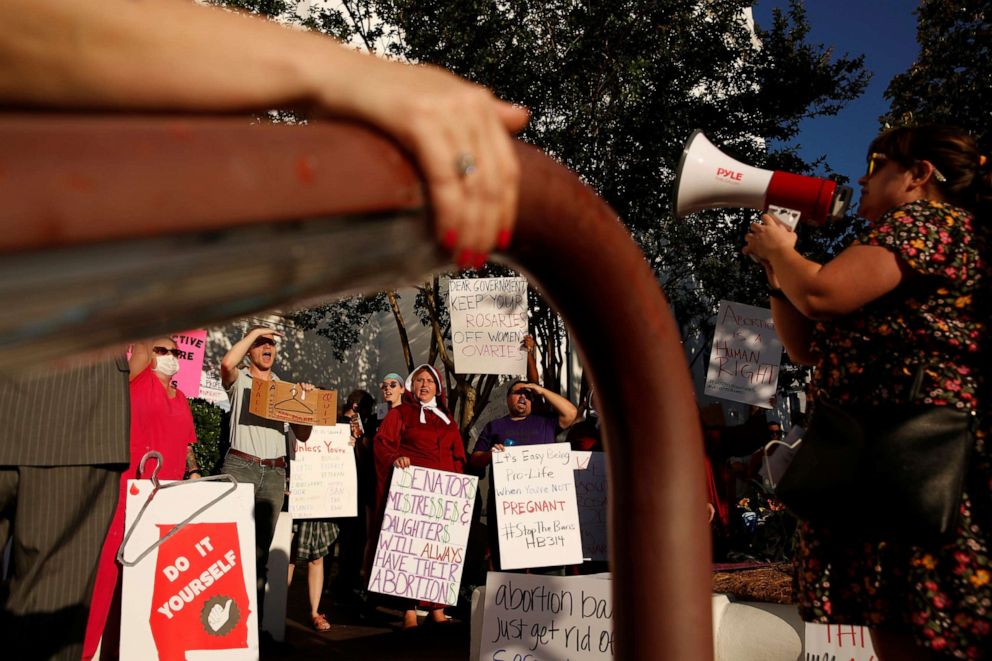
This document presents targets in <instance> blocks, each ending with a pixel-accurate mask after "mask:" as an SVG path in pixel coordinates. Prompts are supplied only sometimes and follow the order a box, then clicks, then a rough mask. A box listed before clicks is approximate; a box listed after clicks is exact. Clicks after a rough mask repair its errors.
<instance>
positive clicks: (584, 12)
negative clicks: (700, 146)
mask: <svg viewBox="0 0 992 661" xmlns="http://www.w3.org/2000/svg"><path fill="white" fill-rule="evenodd" d="M237 4H239V5H240V6H242V7H245V8H247V9H249V10H252V11H259V12H265V11H267V10H266V7H268V8H269V9H272V10H273V11H277V13H278V15H279V16H280V17H281V18H283V19H284V20H285V19H287V18H288V17H290V16H292V14H293V11H294V9H295V6H296V5H292V6H290V5H289V3H288V2H270V3H265V2H240V3H237ZM750 4H751V3H750V1H749V0H700V1H698V2H685V0H615V1H614V2H609V3H595V2H575V1H574V0H543V1H537V0H512V1H509V2H493V1H492V0H436V1H435V2H422V1H421V0H341V2H339V3H338V4H337V5H334V6H324V7H321V8H320V9H318V10H316V11H314V12H312V13H311V14H310V15H309V17H308V18H307V19H306V20H305V22H306V23H307V24H308V25H311V26H315V27H317V28H318V29H322V30H325V31H328V32H332V33H334V34H336V35H337V36H339V37H340V38H343V39H346V40H349V41H350V42H351V43H354V44H361V45H362V46H363V47H365V48H375V49H377V50H383V51H386V52H388V53H390V54H391V55H392V56H394V57H399V58H402V59H406V60H408V61H411V62H420V63H431V64H436V65H439V66H443V67H446V68H448V69H451V70H453V71H455V72H456V73H459V74H461V75H463V76H465V77H466V78H469V79H471V80H475V81H477V82H479V83H481V84H484V85H487V86H489V87H490V88H492V89H493V90H494V91H495V93H496V94H498V95H499V96H501V97H503V98H506V99H509V100H512V101H516V102H519V103H522V104H524V105H526V106H527V107H529V108H530V109H531V113H532V121H531V124H530V126H529V127H528V128H527V130H526V131H525V132H524V134H523V135H522V138H523V139H524V140H526V141H528V142H531V143H533V144H535V145H537V146H538V147H540V148H541V149H543V150H544V151H546V152H547V153H548V154H550V155H551V156H553V157H555V158H557V159H558V160H559V161H561V162H562V163H564V164H565V165H566V166H568V167H570V168H571V169H573V170H574V171H575V172H577V173H578V175H579V176H580V177H581V178H582V179H583V180H584V181H585V182H586V183H588V184H589V185H590V186H591V187H592V188H594V189H595V190H596V191H597V192H598V193H599V194H600V195H601V196H602V197H604V198H605V199H606V201H607V202H609V203H610V204H611V206H612V207H613V208H614V209H615V210H617V212H618V213H619V215H620V217H621V218H622V219H623V222H624V223H625V224H626V225H627V226H628V228H629V229H630V231H631V234H632V236H633V237H634V239H635V240H636V241H637V242H638V243H639V245H640V246H641V247H642V248H643V250H644V253H645V256H646V259H647V260H648V262H649V263H650V265H651V266H652V268H653V269H654V270H655V272H656V273H657V274H658V278H659V282H661V283H662V284H663V286H664V287H665V290H666V293H667V294H668V296H669V298H670V300H671V302H672V305H673V309H674V312H675V315H676V318H677V319H678V321H679V323H680V325H681V327H682V329H683V334H684V336H685V337H686V338H687V339H688V338H690V337H697V338H703V337H708V336H709V334H710V329H711V323H712V322H711V318H712V317H713V315H714V314H715V312H716V308H717V304H718V302H719V300H720V299H721V298H732V299H734V300H737V301H741V302H746V303H764V302H765V298H764V295H763V291H764V285H763V275H762V274H761V271H760V269H759V268H758V267H757V266H756V265H754V264H753V263H751V262H750V261H749V260H745V259H742V258H741V257H740V255H739V249H740V246H741V245H742V243H743V235H744V233H745V231H746V227H747V224H748V222H749V221H750V220H752V219H753V218H754V214H750V213H748V214H745V213H732V212H713V213H704V214H696V215H694V216H693V217H691V218H688V219H683V220H678V221H676V220H674V219H673V218H672V217H671V210H672V207H673V204H672V199H671V194H670V190H671V186H672V183H673V179H674V170H675V166H676V164H677V163H678V159H679V157H680V155H681V151H682V146H683V143H684V141H685V140H686V138H687V137H688V136H689V134H690V133H691V132H692V130H693V129H696V128H701V129H703V130H704V131H706V133H707V135H708V136H710V137H711V138H712V139H714V141H715V142H717V143H719V144H720V145H721V146H722V147H723V148H725V149H726V151H727V152H728V153H730V154H731V155H732V156H734V157H737V158H739V159H741V160H743V161H746V162H750V163H754V164H756V165H760V166H765V167H775V168H781V169H787V170H790V171H794V172H807V173H808V172H812V171H813V170H814V169H818V170H822V169H825V168H826V163H825V161H824V160H823V159H821V160H819V161H816V162H814V163H805V162H803V161H802V160H801V159H800V158H799V156H798V155H797V152H796V149H795V148H794V147H784V148H783V147H776V149H777V151H769V148H768V146H769V144H775V145H788V144H789V142H790V141H791V140H793V139H794V138H795V136H796V135H797V132H798V126H799V123H800V121H801V120H802V119H805V118H807V117H814V116H818V115H830V114H835V113H836V112H837V110H839V109H840V108H841V107H842V105H843V104H844V103H845V102H847V101H848V100H850V99H853V98H855V97H856V96H857V95H858V94H860V93H861V91H862V90H863V89H864V86H865V84H866V82H867V78H868V74H867V73H866V71H865V70H864V65H863V59H862V58H860V57H854V58H852V57H848V56H846V55H845V56H842V57H834V55H833V53H832V52H831V51H830V50H829V49H827V48H825V47H824V46H822V45H814V44H809V43H808V42H807V37H808V33H809V25H808V23H807V22H806V17H805V13H804V10H803V8H802V6H801V4H800V3H799V2H798V1H794V2H792V4H791V5H790V7H789V9H788V10H787V11H785V12H782V11H776V12H775V13H774V18H773V21H772V25H771V26H769V28H768V29H766V30H763V29H758V30H756V31H755V30H752V26H751V25H750V23H749V21H748V18H749V16H750V12H749V9H750ZM839 234H841V232H840V231H839V230H837V229H835V228H834V229H829V230H827V231H826V233H808V235H807V236H806V237H804V239H803V240H804V242H805V243H808V244H810V245H812V246H814V247H816V248H819V249H821V250H826V249H829V248H830V247H831V246H832V245H835V241H836V239H837V237H838V235H839ZM487 272H489V273H491V272H493V271H492V270H490V271H487ZM579 284H581V283H579ZM433 290H436V283H428V284H425V286H424V287H422V288H421V293H422V294H426V293H428V292H431V291H433ZM421 309H422V310H424V311H425V316H422V320H423V321H424V322H425V323H431V324H435V325H436V327H435V329H434V330H435V335H436V338H435V339H436V347H435V348H436V350H437V352H438V355H439V356H441V357H442V359H443V354H444V349H445V343H446V342H447V339H446V337H447V336H446V335H445V324H444V321H443V318H444V315H443V311H440V310H437V308H436V306H433V307H432V306H430V305H427V306H425V307H423V308H421ZM531 309H532V313H533V314H534V317H533V319H532V327H533V328H535V329H538V331H539V332H540V333H541V334H543V335H545V337H543V338H539V342H538V344H539V347H540V349H541V355H542V358H543V359H544V363H545V364H544V369H545V372H546V375H548V376H557V375H558V373H559V371H560V369H561V365H562V361H561V360H560V356H559V355H558V354H557V353H556V352H555V350H554V348H555V347H557V346H558V342H559V340H560V339H562V338H563V337H564V328H563V326H562V325H561V322H560V320H559V319H558V318H557V317H556V316H555V315H554V313H553V311H551V310H550V309H549V308H548V306H547V305H546V304H543V302H540V301H538V300H536V299H535V300H534V307H532V308H531ZM700 351H701V349H700ZM458 385H459V386H464V387H465V388H472V389H474V390H475V393H476V394H479V393H481V392H484V391H485V388H486V382H485V381H481V382H480V383H478V384H475V385H473V384H472V383H463V382H459V384H458ZM457 392H458V388H456V389H455V394H457ZM464 395H465V399H464V401H469V399H470V398H471V397H472V396H473V394H472V392H471V391H470V390H465V392H464ZM472 401H475V402H478V400H477V399H476V400H472ZM468 417H469V418H470V417H471V415H470V416H468ZM464 418H465V416H463V419H464Z"/></svg>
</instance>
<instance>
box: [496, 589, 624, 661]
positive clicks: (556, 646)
mask: <svg viewBox="0 0 992 661" xmlns="http://www.w3.org/2000/svg"><path fill="white" fill-rule="evenodd" d="M612 657H613V601H612V597H611V596H610V580H609V579H608V578H596V577H592V576H545V575H540V574H506V573H502V572H489V574H488V576H487V577H486V606H485V614H484V620H483V625H482V643H481V649H480V650H479V659H485V660H486V661H503V660H505V661H513V660H514V659H526V660H527V661H559V660H560V659H569V660H570V661H591V660H593V659H594V660H596V661H601V660H602V659H609V658H612Z"/></svg>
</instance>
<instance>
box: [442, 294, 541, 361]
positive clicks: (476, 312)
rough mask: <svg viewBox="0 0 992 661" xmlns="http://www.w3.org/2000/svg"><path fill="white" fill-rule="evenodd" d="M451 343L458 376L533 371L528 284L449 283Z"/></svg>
mask: <svg viewBox="0 0 992 661" xmlns="http://www.w3.org/2000/svg"><path fill="white" fill-rule="evenodd" d="M448 308H449V310H450V312H451V342H452V351H453V353H454V355H455V372H457V373H458V374H512V375H515V376H523V375H525V374H526V373H527V352H526V351H525V350H523V349H522V348H521V344H522V343H523V341H524V336H525V335H527V281H526V280H524V279H523V278H468V279H463V280H450V281H449V282H448Z"/></svg>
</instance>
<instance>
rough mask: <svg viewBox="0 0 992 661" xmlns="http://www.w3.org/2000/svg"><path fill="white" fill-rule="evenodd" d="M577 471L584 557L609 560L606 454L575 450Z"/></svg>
mask: <svg viewBox="0 0 992 661" xmlns="http://www.w3.org/2000/svg"><path fill="white" fill-rule="evenodd" d="M572 469H573V470H574V471H575V502H576V504H577V505H578V509H579V529H580V531H581V533H582V556H583V557H584V559H586V560H608V559H609V554H608V553H607V550H608V548H609V547H608V542H607V539H608V535H607V529H606V516H607V513H606V496H607V494H608V493H609V486H608V485H607V482H606V455H605V454H604V453H602V452H581V451H577V450H572Z"/></svg>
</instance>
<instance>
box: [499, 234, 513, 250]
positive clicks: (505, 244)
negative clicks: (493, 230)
mask: <svg viewBox="0 0 992 661" xmlns="http://www.w3.org/2000/svg"><path fill="white" fill-rule="evenodd" d="M510 237H511V234H510V230H500V231H499V236H498V237H497V238H496V247H498V248H499V249H500V250H506V249H507V248H509V247H510Z"/></svg>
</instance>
